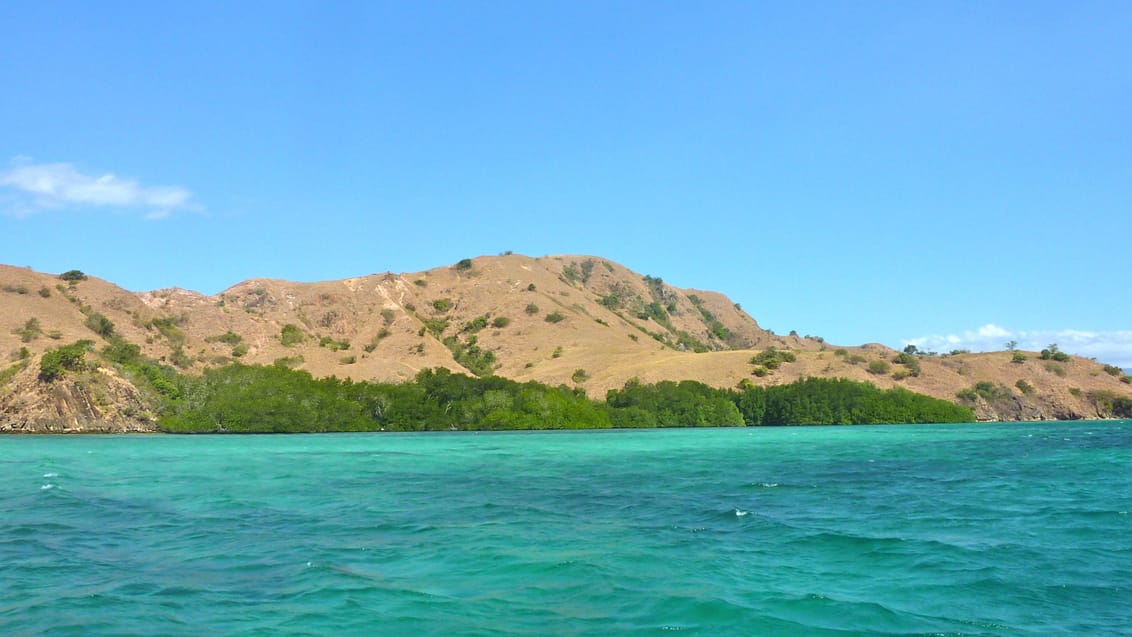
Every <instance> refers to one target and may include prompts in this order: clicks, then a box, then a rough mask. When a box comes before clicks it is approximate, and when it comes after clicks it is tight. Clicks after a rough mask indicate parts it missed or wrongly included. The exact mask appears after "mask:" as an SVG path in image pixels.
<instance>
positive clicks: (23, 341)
mask: <svg viewBox="0 0 1132 637" xmlns="http://www.w3.org/2000/svg"><path fill="white" fill-rule="evenodd" d="M0 290H3V291H0V352H2V353H3V354H4V355H6V357H7V359H8V360H7V361H5V362H4V363H3V365H2V366H0V379H2V380H3V385H2V386H0V428H8V429H11V428H12V427H13V425H12V424H11V423H13V422H16V421H19V422H23V423H25V427H26V426H27V425H26V423H27V422H28V418H27V414H28V413H30V411H29V410H31V411H34V410H33V409H32V408H31V407H29V405H33V404H34V405H44V404H47V403H49V402H50V401H48V400H47V399H45V398H44V396H46V395H47V394H48V393H49V392H48V388H46V387H43V386H42V385H43V383H40V384H39V385H36V383H34V382H29V381H28V378H29V377H30V376H29V374H30V372H29V373H27V374H23V375H20V374H17V373H16V366H17V365H24V366H25V367H29V368H34V367H35V365H36V361H38V357H39V356H40V355H41V354H42V353H43V352H44V351H46V350H48V349H51V348H55V347H58V346H59V345H61V344H66V343H71V342H74V341H76V340H79V339H93V340H95V341H99V342H101V341H100V337H99V334H98V332H99V331H103V332H105V331H106V330H107V327H108V326H109V327H110V328H111V329H112V330H113V333H114V334H116V335H119V336H121V337H122V338H124V339H126V340H127V341H129V342H132V343H136V344H138V345H140V346H141V347H142V349H143V352H144V353H145V354H146V355H148V356H152V357H154V358H157V359H159V360H163V361H165V362H168V363H169V364H172V365H176V366H177V367H179V368H181V369H182V370H183V371H185V372H188V373H194V372H200V371H201V370H203V369H205V368H207V367H209V366H216V365H223V364H227V363H229V362H232V361H235V360H238V361H241V362H244V363H251V364H282V365H289V366H292V367H297V368H301V369H305V370H308V371H309V372H311V373H312V374H314V375H316V376H329V375H335V376H338V377H350V378H353V379H354V380H380V381H400V380H406V379H409V378H412V377H413V376H414V375H415V374H416V373H417V372H418V371H419V370H421V369H423V368H429V367H447V368H449V369H452V370H454V371H461V372H466V373H479V374H484V373H494V374H498V375H502V376H506V377H509V378H514V379H517V380H537V381H540V382H544V383H549V384H554V385H557V384H562V383H565V384H568V385H580V386H582V387H584V388H585V389H586V391H587V392H588V393H589V394H590V395H591V396H595V397H601V396H604V393H605V391H606V390H608V389H610V388H614V387H620V386H622V385H623V384H624V383H625V381H626V380H628V379H630V378H633V377H636V378H639V379H640V380H641V381H643V382H646V383H647V382H655V381H659V380H682V379H694V380H699V381H702V382H705V383H708V384H711V385H715V386H720V387H734V386H736V385H737V384H739V383H741V382H744V381H745V382H753V383H756V384H775V383H785V382H790V381H793V380H796V379H798V378H801V377H804V376H828V377H846V378H851V379H855V380H867V381H870V382H873V383H875V384H876V385H878V386H881V387H892V386H896V385H900V386H904V387H907V388H908V389H910V390H912V391H916V392H921V393H925V394H929V395H932V396H936V397H940V398H944V399H947V400H952V401H956V400H959V398H957V396H958V395H959V394H960V393H961V392H962V393H965V394H966V395H967V396H968V402H970V404H972V405H973V406H975V408H976V413H977V414H978V416H979V417H980V418H983V419H1051V418H1094V417H1098V416H1104V415H1106V414H1105V413H1104V405H1103V403H1104V400H1103V399H1104V397H1105V396H1109V395H1118V396H1132V386H1130V385H1128V384H1126V383H1123V382H1121V379H1120V378H1118V377H1115V376H1112V375H1110V374H1108V373H1105V372H1104V371H1103V368H1102V366H1101V365H1100V364H1098V363H1096V362H1094V361H1089V360H1085V359H1080V358H1072V359H1071V360H1069V361H1066V362H1056V361H1042V360H1039V358H1038V355H1037V354H1034V353H1028V354H1026V356H1027V360H1025V361H1024V362H1013V355H1012V354H1011V353H1008V352H999V353H988V354H964V355H957V356H947V357H917V358H916V364H917V365H918V367H919V370H918V375H917V374H915V373H911V372H913V370H912V369H910V368H909V366H908V365H900V364H895V363H893V362H892V361H893V359H894V358H895V357H896V356H897V355H898V353H897V352H895V351H893V350H891V349H889V348H886V347H884V346H881V345H863V346H859V347H839V346H835V345H831V344H827V343H824V342H822V341H821V340H820V339H816V338H800V337H797V336H777V335H774V334H772V333H770V332H767V331H765V330H763V329H761V328H760V327H759V325H758V323H757V322H756V321H755V320H754V319H753V318H751V317H750V316H749V315H748V314H747V313H746V312H744V311H742V310H741V309H740V308H739V307H738V306H737V305H735V304H734V303H732V301H731V300H730V299H728V298H727V297H726V296H724V295H722V294H719V293H717V292H707V291H700V290H684V289H679V288H675V287H672V286H670V285H668V284H666V283H664V282H663V280H661V279H660V278H656V277H652V276H642V275H641V274H638V273H636V272H633V271H631V270H629V269H627V268H625V267H623V266H621V265H618V264H616V263H613V262H611V261H608V260H606V259H602V258H599V257H587V256H548V257H541V258H531V257H526V256H521V255H514V254H511V255H503V256H492V257H478V258H475V259H467V260H464V261H462V262H460V263H458V264H454V265H452V266H447V267H440V268H435V269H432V270H428V271H425V272H415V273H405V274H393V273H379V274H371V275H367V276H361V277H355V278H350V279H345V280H341V281H324V282H317V283H293V282H289V281H279V280H272V279H253V280H250V281H245V282H242V283H239V284H237V285H234V286H232V287H231V288H229V289H227V290H225V291H224V292H222V293H220V294H218V295H215V296H205V295H202V294H199V293H196V292H192V291H188V290H182V289H177V288H174V289H167V290H157V291H152V292H142V293H134V292H128V291H126V290H123V289H121V288H119V287H117V286H115V285H113V284H111V283H109V282H106V281H102V280H99V279H97V278H94V277H89V278H87V279H86V280H82V281H77V282H67V281H63V280H61V279H60V278H59V277H58V276H56V275H51V274H43V273H38V272H33V271H31V270H27V269H21V268H15V267H10V266H0ZM769 348H775V349H776V350H778V351H788V352H790V354H791V356H789V358H793V359H794V360H793V362H782V363H780V364H779V365H778V366H777V368H776V369H767V365H764V364H753V363H752V362H751V360H752V357H754V356H755V355H757V354H759V353H761V352H764V351H766V350H767V349H769ZM21 361H22V363H21ZM773 365H774V364H773V363H772V364H770V366H773ZM3 370H8V371H7V372H6V373H5V372H4V371H3ZM24 371H25V372H26V371H27V370H24ZM756 374H761V375H756ZM31 376H33V375H31ZM1019 381H1022V383H1021V384H1020V382H1019ZM980 383H981V384H980ZM96 384H97V383H96ZM976 387H978V389H979V391H977V392H972V390H973V389H975V388H976ZM80 389H81V388H80ZM1023 389H1025V391H1023ZM53 391H55V392H56V393H58V392H59V391H60V390H58V389H57V388H56V389H55V390H53ZM72 393H73V392H72ZM104 393H106V392H104ZM108 393H109V394H113V395H114V396H119V394H120V392H117V390H115V391H114V392H108ZM119 397H120V396H119ZM1098 397H1100V398H1099V399H1098ZM105 400H108V401H111V402H113V401H114V400H116V399H113V398H106V399H105ZM40 411H41V412H44V413H46V411H47V410H46V408H43V409H40ZM104 411H107V410H104ZM111 411H113V410H109V411H107V414H109V413H110V412H111ZM128 411H130V410H128V409H126V408H125V407H123V406H122V405H118V408H117V411H116V412H113V413H115V414H119V415H118V416H113V417H112V416H110V415H104V416H102V418H103V420H114V419H115V418H118V419H119V420H121V419H122V418H127V419H128V417H126V416H121V414H123V413H126V412H128ZM37 413H39V412H37ZM86 417H87V418H88V419H91V418H98V416H97V414H96V415H93V416H92V415H89V414H88V415H87V416H86ZM129 417H132V416H129ZM20 418H22V420H20ZM44 418H46V419H47V420H50V418H49V417H47V416H44V417H43V418H41V419H40V420H43V419H44ZM60 418H64V419H65V417H64V416H60ZM143 421H144V419H143ZM4 423H8V424H7V425H5V424H4ZM143 428H144V425H143Z"/></svg>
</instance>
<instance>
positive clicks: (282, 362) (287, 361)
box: [272, 354, 304, 369]
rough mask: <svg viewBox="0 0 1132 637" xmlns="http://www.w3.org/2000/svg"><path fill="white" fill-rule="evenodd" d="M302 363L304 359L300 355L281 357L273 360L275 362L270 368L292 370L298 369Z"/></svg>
mask: <svg viewBox="0 0 1132 637" xmlns="http://www.w3.org/2000/svg"><path fill="white" fill-rule="evenodd" d="M303 362H304V359H303V355H302V354H298V355H296V356H281V357H279V358H277V359H275V361H274V362H273V363H272V366H274V367H283V368H287V369H292V368H295V367H298V366H299V365H302V364H303Z"/></svg>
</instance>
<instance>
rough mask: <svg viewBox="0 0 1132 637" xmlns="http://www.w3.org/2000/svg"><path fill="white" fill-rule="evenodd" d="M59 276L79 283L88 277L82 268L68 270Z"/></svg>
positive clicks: (69, 281)
mask: <svg viewBox="0 0 1132 637" xmlns="http://www.w3.org/2000/svg"><path fill="white" fill-rule="evenodd" d="M59 278H60V279H63V280H64V281H66V282H67V283H78V282H79V281H86V278H87V277H86V275H85V274H83V271H82V270H67V271H66V272H64V273H63V274H60V275H59Z"/></svg>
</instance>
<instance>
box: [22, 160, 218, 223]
mask: <svg viewBox="0 0 1132 637" xmlns="http://www.w3.org/2000/svg"><path fill="white" fill-rule="evenodd" d="M12 164H13V167H12V168H11V169H9V170H7V171H5V172H0V186H3V187H5V188H8V189H10V191H11V192H12V193H13V194H12V196H9V197H4V199H3V201H4V205H5V209H6V210H7V211H8V212H10V213H13V214H16V215H19V216H25V215H29V214H33V213H35V212H39V211H43V210H60V209H66V208H73V207H88V206H93V207H102V208H117V209H123V208H134V209H140V210H144V211H145V214H146V217H148V218H152V219H159V218H162V217H166V216H168V215H169V214H170V213H172V212H173V211H174V210H194V209H198V208H199V207H198V206H197V205H196V204H194V203H193V201H192V193H191V192H189V191H188V190H186V189H185V188H181V187H180V186H144V185H142V184H140V183H138V182H137V181H136V180H134V179H129V178H125V177H118V176H116V175H113V174H110V173H106V174H104V175H100V176H91V175H84V174H83V173H81V172H79V171H78V170H76V169H75V167H74V166H72V165H71V164H65V163H58V164H33V163H30V161H29V160H28V159H26V158H17V159H15V160H13V162H12Z"/></svg>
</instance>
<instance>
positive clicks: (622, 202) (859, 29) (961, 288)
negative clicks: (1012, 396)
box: [0, 0, 1132, 367]
mask: <svg viewBox="0 0 1132 637" xmlns="http://www.w3.org/2000/svg"><path fill="white" fill-rule="evenodd" d="M258 4H259V3H241V2H235V3H231V2H191V3H136V2H122V3H116V2H99V3H88V2H52V1H35V2H24V1H19V0H16V1H11V2H5V3H2V4H0V95H2V96H3V97H0V262H4V263H9V264H13V265H18V266H30V267H32V268H34V269H36V270H41V271H47V272H60V271H64V270H69V269H72V268H78V269H82V270H84V271H86V272H88V273H90V274H94V275H97V276H100V277H103V278H106V279H109V280H111V281H114V282H116V283H118V284H120V285H122V286H124V287H126V288H128V289H132V290H148V289H156V288H162V287H169V286H174V285H176V286H181V287H186V288H190V289H196V290H199V291H202V292H206V293H215V292H219V291H220V290H222V289H224V288H226V287H228V286H229V285H232V284H234V283H236V282H239V281H241V280H244V279H247V278H252V277H272V278H286V279H293V280H300V281H313V280H324V279H339V278H345V277H349V276H355V275H361V274H368V273H371V272H381V271H386V270H391V271H414V270H420V269H425V268H429V267H434V266H439V265H446V264H450V263H453V262H455V261H457V260H459V259H461V258H464V257H468V256H476V255H481V254H495V253H499V252H502V251H505V250H513V251H515V252H518V253H522V254H528V255H532V256H541V255H544V254H560V253H577V254H592V255H599V256H603V257H607V258H610V259H612V260H615V261H617V262H619V263H622V264H624V265H626V266H628V267H630V268H632V269H634V270H637V271H639V272H641V273H642V274H651V275H653V276H660V277H662V278H663V279H664V280H665V281H667V282H669V283H671V284H673V285H677V286H681V287H699V288H704V289H715V290H719V291H721V292H724V293H726V294H728V295H729V296H731V297H732V298H733V299H734V300H736V301H738V302H740V303H741V304H742V305H743V307H744V309H746V310H748V311H749V312H750V313H751V314H752V315H753V316H754V317H755V318H756V319H758V320H759V322H760V323H761V324H762V325H763V326H765V327H768V328H771V329H774V330H775V331H776V332H778V333H786V332H788V331H790V330H797V331H798V332H799V333H801V334H814V335H820V336H823V337H825V338H826V339H827V340H828V341H830V342H834V343H838V344H859V343H864V342H882V343H885V344H888V345H892V346H896V347H902V346H903V345H904V344H905V343H908V342H914V343H917V344H919V345H921V346H923V347H925V348H930V349H937V350H940V351H947V350H950V349H955V348H970V349H983V348H991V349H1001V348H1002V344H1003V343H1005V342H1006V341H1007V340H1017V341H1019V342H1020V343H1021V344H1022V345H1023V346H1024V347H1025V346H1028V347H1031V348H1041V347H1044V346H1045V345H1047V344H1048V343H1050V342H1057V343H1059V344H1060V345H1061V347H1062V349H1064V350H1066V351H1070V352H1074V353H1081V354H1084V355H1087V356H1095V357H1097V358H1098V359H1100V360H1102V361H1104V362H1113V363H1116V364H1120V365H1122V366H1124V367H1132V318H1130V317H1132V294H1130V293H1129V292H1130V288H1132V286H1130V285H1129V280H1130V278H1129V274H1128V266H1127V263H1128V258H1127V250H1128V244H1129V238H1130V237H1132V116H1130V115H1129V114H1130V113H1132V64H1130V61H1132V4H1130V3H1127V2H1059V3H1047V2H961V1H952V2H938V3H929V2H813V3H761V2H750V3H748V2H742V3H740V2H716V3H659V2H600V3H599V2H404V3H379V2H359V3H349V2H336V3H321V2H320V3H316V2H278V3H269V4H268V5H262V6H258Z"/></svg>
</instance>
